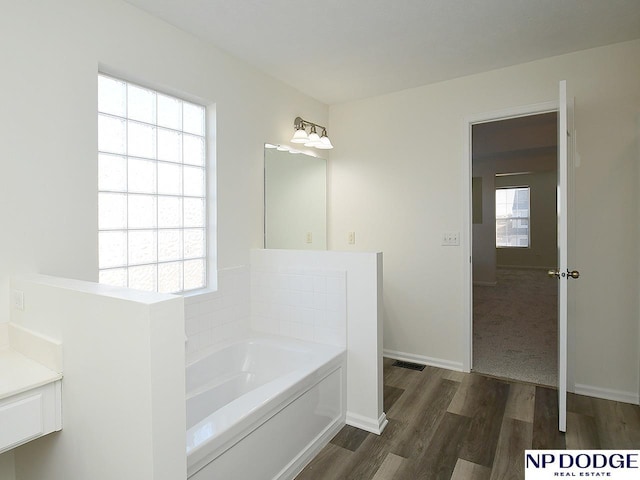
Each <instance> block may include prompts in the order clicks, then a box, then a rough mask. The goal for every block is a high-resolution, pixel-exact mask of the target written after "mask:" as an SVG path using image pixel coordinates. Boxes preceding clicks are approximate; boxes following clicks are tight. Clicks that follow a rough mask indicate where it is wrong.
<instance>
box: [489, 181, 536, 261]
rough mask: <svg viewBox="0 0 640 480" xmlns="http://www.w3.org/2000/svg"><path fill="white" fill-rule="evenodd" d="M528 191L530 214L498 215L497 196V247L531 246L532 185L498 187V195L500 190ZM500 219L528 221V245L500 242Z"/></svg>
mask: <svg viewBox="0 0 640 480" xmlns="http://www.w3.org/2000/svg"><path fill="white" fill-rule="evenodd" d="M524 189H526V190H527V191H528V196H527V198H528V205H527V212H528V215H526V216H523V215H505V216H500V217H499V216H498V209H497V198H496V213H495V221H496V231H495V241H496V248H531V187H530V186H529V185H522V186H508V187H496V197H497V193H498V191H499V190H524ZM498 220H512V221H522V220H526V221H527V244H526V245H509V244H506V245H505V244H499V243H498Z"/></svg>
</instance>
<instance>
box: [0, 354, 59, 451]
mask: <svg viewBox="0 0 640 480" xmlns="http://www.w3.org/2000/svg"><path fill="white" fill-rule="evenodd" d="M61 399H62V375H61V374H59V373H56V372H54V371H52V370H49V369H47V368H45V367H43V366H42V365H40V364H39V363H37V362H35V361H33V360H31V359H29V358H27V357H25V356H24V355H22V354H20V353H18V352H15V351H13V350H11V349H3V350H0V454H2V453H3V452H5V451H7V450H11V449H12V448H15V447H17V446H19V445H22V444H24V443H26V442H29V441H31V440H34V439H36V438H39V437H41V436H43V435H46V434H48V433H51V432H55V431H58V430H60V429H61V428H62V402H61Z"/></svg>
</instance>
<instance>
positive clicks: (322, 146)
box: [315, 135, 333, 150]
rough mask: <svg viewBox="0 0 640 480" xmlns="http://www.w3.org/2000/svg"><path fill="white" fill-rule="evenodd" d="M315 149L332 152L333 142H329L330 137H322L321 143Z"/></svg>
mask: <svg viewBox="0 0 640 480" xmlns="http://www.w3.org/2000/svg"><path fill="white" fill-rule="evenodd" d="M315 147H316V148H319V149H321V150H331V149H332V148H333V145H332V144H331V140H329V137H327V136H326V135H323V136H322V137H320V141H319V142H318V143H317V145H315Z"/></svg>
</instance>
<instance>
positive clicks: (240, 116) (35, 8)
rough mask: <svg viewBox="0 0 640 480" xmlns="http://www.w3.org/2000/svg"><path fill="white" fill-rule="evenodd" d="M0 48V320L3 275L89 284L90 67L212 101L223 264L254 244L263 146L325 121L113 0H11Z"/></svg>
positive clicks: (93, 86)
mask: <svg viewBox="0 0 640 480" xmlns="http://www.w3.org/2000/svg"><path fill="white" fill-rule="evenodd" d="M0 43H1V44H2V45H4V46H5V48H2V49H1V51H0V62H1V63H2V72H3V73H2V75H1V76H0V91H2V92H3V93H4V94H3V96H2V108H1V109H0V131H1V132H2V134H1V135H0V225H2V235H0V324H2V323H5V322H7V321H8V318H9V295H8V294H9V287H8V285H9V277H10V276H11V275H14V274H22V273H31V272H40V273H47V274H51V275H58V276H62V277H68V278H77V279H82V280H96V279H97V252H98V249H97V243H98V237H97V225H98V221H97V113H96V109H97V73H98V69H99V66H103V67H104V68H106V69H108V71H109V72H110V73H120V74H121V75H122V76H123V77H126V78H127V79H130V80H134V81H138V82H142V83H145V84H149V85H150V86H154V87H157V88H159V89H162V90H165V91H167V92H169V93H174V94H177V95H184V96H186V97H187V98H189V99H194V100H200V101H204V102H205V103H208V104H211V105H212V104H215V112H216V117H217V118H216V132H215V141H216V144H217V147H216V150H215V152H212V153H215V155H212V158H211V160H212V164H213V163H214V162H215V165H216V168H217V193H216V195H215V198H216V200H217V220H216V222H215V223H214V225H213V226H214V227H217V230H218V235H217V237H218V249H217V263H218V265H219V266H220V267H221V268H230V267H236V266H242V265H248V263H249V249H250V248H252V247H260V246H262V231H263V226H262V219H263V202H262V195H263V174H262V172H263V145H264V143H265V142H272V143H286V142H288V140H289V139H290V136H291V134H292V132H293V120H294V118H295V117H296V116H302V117H304V118H308V119H310V120H312V121H314V122H317V123H320V124H326V123H327V119H328V109H327V107H326V106H324V105H323V104H321V103H319V102H317V101H315V100H312V99H310V98H309V97H306V96H304V95H302V94H301V93H299V92H297V91H295V90H293V89H291V88H290V87H287V86H285V85H284V84H282V83H280V82H279V81H276V80H275V79H273V78H271V77H269V76H266V75H264V74H262V73H260V72H258V71H257V70H255V69H253V68H250V67H248V66H247V65H245V64H243V63H241V62H239V61H237V60H235V59H234V58H232V57H230V56H229V55H227V54H225V53H223V52H221V51H219V50H217V49H216V48H213V47H211V46H210V45H207V44H205V43H203V42H201V41H199V40H198V39H196V38H194V37H192V36H190V35H188V34H186V33H184V32H182V31H180V30H178V29H176V28H174V27H172V26H170V25H168V24H166V23H164V22H162V21H160V20H158V19H156V18H154V17H151V16H150V15H147V14H146V13H144V12H142V11H140V10H138V9H136V8H134V7H131V6H130V5H128V4H125V3H124V2H121V1H119V0H61V1H57V2H51V1H48V0H34V1H29V2H12V3H11V5H10V6H9V5H7V6H6V8H4V9H3V13H2V15H0ZM9 46H10V47H9ZM214 185H215V182H214ZM214 213H215V212H214ZM215 217H216V216H215V215H213V218H214V220H215ZM213 253H214V254H215V252H213ZM7 458H8V457H7ZM5 460H6V459H4V458H3V459H2V461H3V462H4V461H5Z"/></svg>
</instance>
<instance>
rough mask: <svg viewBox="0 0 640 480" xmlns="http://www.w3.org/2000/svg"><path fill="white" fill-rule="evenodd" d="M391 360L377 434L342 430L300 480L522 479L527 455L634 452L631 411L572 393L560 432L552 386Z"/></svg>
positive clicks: (637, 441) (636, 431)
mask: <svg viewBox="0 0 640 480" xmlns="http://www.w3.org/2000/svg"><path fill="white" fill-rule="evenodd" d="M392 363H393V360H390V359H385V362H384V404H385V405H384V410H385V412H386V414H387V418H388V420H389V424H388V425H387V428H386V429H385V431H384V432H383V433H382V435H379V436H378V435H374V434H372V433H367V432H364V431H362V430H358V429H357V428H353V427H350V426H346V427H344V428H343V429H342V430H341V431H340V432H339V433H338V435H336V436H335V437H334V438H333V440H331V442H330V443H329V444H328V445H327V446H326V447H325V448H324V449H323V450H322V451H321V452H320V453H319V454H318V455H317V456H316V458H315V459H314V460H313V461H312V462H311V463H310V464H309V465H307V467H306V468H305V469H304V470H303V471H302V472H301V473H300V475H298V477H296V478H297V480H312V479H329V480H334V479H340V480H342V479H362V480H368V479H375V480H390V479H395V480H413V479H429V480H440V479H442V480H449V479H455V480H474V479H487V480H489V479H522V478H524V467H523V462H524V450H526V449H531V448H533V449H565V448H569V449H589V448H593V449H625V448H626V449H640V407H638V406H635V405H629V404H625V403H619V402H612V401H607V400H600V399H596V398H591V397H584V396H580V395H572V394H570V395H569V397H568V400H567V405H568V408H567V410H568V414H567V433H566V434H561V433H559V432H558V430H557V425H558V410H557V396H556V391H555V390H553V389H550V388H546V387H540V386H536V385H531V384H524V383H516V382H507V381H504V380H501V379H496V378H491V377H486V376H482V375H478V374H465V373H459V372H452V371H449V370H443V369H439V368H435V367H426V368H425V369H424V370H423V371H422V372H419V371H413V370H408V369H405V368H399V367H393V366H391V364H392Z"/></svg>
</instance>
